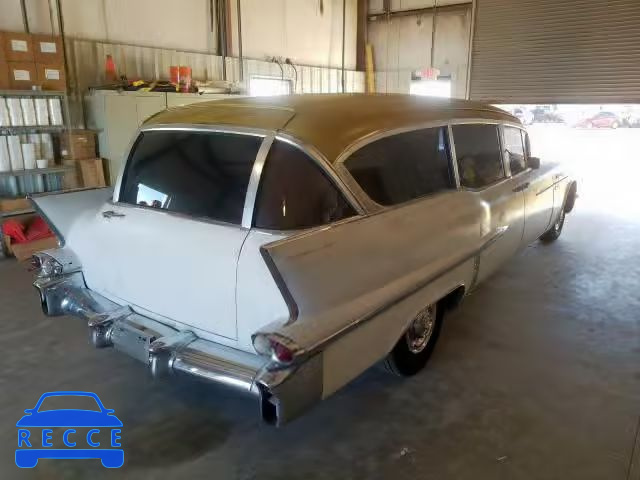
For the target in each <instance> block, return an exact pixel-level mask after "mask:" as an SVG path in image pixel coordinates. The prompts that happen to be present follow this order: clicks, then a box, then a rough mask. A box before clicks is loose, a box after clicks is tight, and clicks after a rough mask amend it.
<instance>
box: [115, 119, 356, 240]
mask: <svg viewBox="0 0 640 480" xmlns="http://www.w3.org/2000/svg"><path fill="white" fill-rule="evenodd" d="M152 131H185V132H205V133H231V134H236V135H247V136H254V137H259V138H262V143H261V144H260V147H259V148H258V152H257V153H256V157H255V159H254V161H253V166H252V168H251V174H250V176H249V183H248V185H247V192H246V194H245V201H244V206H243V210H242V219H241V222H240V223H232V222H224V221H221V220H216V219H213V218H208V217H196V216H193V215H190V214H187V213H180V212H171V211H168V210H162V209H157V208H153V207H145V206H143V205H133V204H131V203H126V202H122V201H120V194H121V190H122V180H123V178H124V174H125V172H126V170H127V167H128V164H129V162H130V160H131V154H132V152H133V148H134V146H135V145H136V143H137V141H138V139H139V138H140V134H141V133H144V132H152ZM276 140H280V141H284V142H286V143H289V144H291V145H293V146H294V147H296V148H298V149H299V150H300V151H302V152H303V153H304V154H306V155H307V156H308V157H309V158H311V159H312V161H313V162H315V163H316V165H318V167H319V168H320V169H321V170H322V171H323V173H324V174H325V175H326V176H327V177H328V178H329V180H330V181H331V182H332V183H333V184H334V185H335V187H336V188H337V189H338V191H340V193H341V194H342V195H344V197H345V199H346V200H347V201H348V202H349V204H350V205H351V206H352V208H353V209H354V210H355V212H356V214H357V216H361V215H364V214H365V209H364V208H363V206H362V204H361V203H360V201H359V200H358V198H357V196H356V195H355V194H354V193H353V192H352V191H351V190H350V189H349V188H348V186H347V185H346V184H345V182H344V181H343V179H342V178H341V177H340V176H339V175H338V174H337V172H336V171H335V170H334V169H333V168H332V167H331V165H330V163H329V162H328V161H327V159H326V157H325V156H324V155H322V154H321V153H320V152H319V151H318V150H317V149H316V148H315V147H313V146H312V145H309V144H306V143H304V142H301V141H299V140H298V139H297V138H295V137H293V136H291V135H288V134H286V133H284V132H279V131H276V130H268V129H259V128H250V127H243V126H236V125H198V124H184V123H176V124H155V125H147V126H142V127H140V128H139V129H138V130H137V131H136V134H135V135H134V136H133V139H132V140H131V142H130V143H129V146H128V147H127V150H126V154H125V161H124V162H122V166H121V167H120V171H119V173H118V178H117V180H116V184H115V185H114V190H113V197H112V200H111V201H110V202H109V204H110V205H114V206H118V207H122V208H136V209H144V210H151V211H153V212H157V213H159V214H165V215H171V216H176V217H180V218H186V219H190V220H193V221H198V222H203V223H209V224H213V225H219V226H226V227H235V228H241V229H244V230H249V229H251V228H253V227H252V225H253V217H254V212H255V203H256V201H257V193H258V188H259V186H260V180H261V178H262V172H263V170H264V166H265V164H266V161H267V157H268V155H269V152H270V150H271V146H272V145H273V142H275V141H276ZM343 220H344V219H341V220H337V221H336V222H332V223H331V224H327V225H332V224H333V223H337V222H341V221H343ZM327 225H322V226H327ZM319 227H320V226H319ZM256 230H260V231H265V232H283V233H286V232H291V230H266V229H256ZM302 230H308V228H307V229H298V230H293V232H298V231H302Z"/></svg>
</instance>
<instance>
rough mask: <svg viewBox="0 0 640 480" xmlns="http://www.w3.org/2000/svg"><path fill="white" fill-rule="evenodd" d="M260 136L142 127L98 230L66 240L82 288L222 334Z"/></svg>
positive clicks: (227, 330) (232, 311)
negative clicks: (85, 238) (79, 261)
mask: <svg viewBox="0 0 640 480" xmlns="http://www.w3.org/2000/svg"><path fill="white" fill-rule="evenodd" d="M262 142H263V137H261V136H256V135H249V134H239V133H231V132H224V131H191V130H182V131H177V130H162V129H160V130H149V131H144V132H143V133H141V135H140V137H139V138H138V140H137V141H136V144H135V146H134V148H133V150H132V153H131V155H130V158H129V160H128V162H127V167H126V169H125V172H124V174H123V177H122V179H121V185H120V188H119V189H118V188H117V190H116V192H114V200H115V201H114V202H112V203H111V202H110V203H107V204H105V205H104V206H103V208H101V209H100V210H99V211H98V212H97V214H96V217H95V220H94V224H95V231H96V235H92V236H91V240H90V242H84V244H82V245H74V248H75V249H79V250H84V251H80V252H78V253H79V254H80V256H81V258H83V263H84V264H83V267H84V272H85V276H86V280H87V283H88V285H89V287H90V288H92V289H95V290H97V291H99V292H102V293H104V294H106V295H108V296H110V297H115V298H117V299H120V300H121V301H122V302H123V303H126V304H129V305H132V306H133V307H134V308H136V307H137V308H138V309H140V310H142V311H144V312H148V313H151V314H154V315H156V316H160V317H162V318H164V319H167V320H168V321H169V323H171V321H173V322H177V323H179V324H182V325H188V326H191V327H193V328H195V329H198V330H200V331H203V332H208V333H210V334H213V335H219V336H222V337H226V338H229V339H235V338H236V337H237V331H236V308H235V289H236V265H237V260H238V256H239V253H240V249H241V247H242V244H243V242H244V240H245V238H246V236H247V233H248V230H247V229H246V228H243V227H242V217H243V212H244V203H245V196H246V193H247V187H248V184H249V178H250V176H251V171H252V168H253V164H254V161H255V158H256V155H257V153H258V150H259V149H260V146H261V144H262Z"/></svg>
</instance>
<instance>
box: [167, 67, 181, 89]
mask: <svg viewBox="0 0 640 480" xmlns="http://www.w3.org/2000/svg"><path fill="white" fill-rule="evenodd" d="M169 80H170V81H171V83H173V84H175V85H178V84H179V83H180V68H179V67H178V66H176V65H171V66H170V67H169Z"/></svg>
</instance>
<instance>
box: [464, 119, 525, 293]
mask: <svg viewBox="0 0 640 480" xmlns="http://www.w3.org/2000/svg"><path fill="white" fill-rule="evenodd" d="M452 132H453V140H454V144H455V151H456V158H457V162H458V173H459V176H460V185H461V187H462V188H463V189H465V190H469V191H471V192H473V193H475V195H476V196H477V197H478V198H479V200H480V201H481V202H482V204H483V205H484V206H485V208H486V209H487V210H488V212H487V213H488V216H489V224H488V228H489V232H481V233H482V234H483V235H487V234H496V233H499V234H500V236H498V237H497V239H496V241H495V242H494V243H493V244H491V245H490V246H488V247H487V248H486V249H485V250H484V251H483V252H482V253H481V254H480V264H479V266H478V267H479V269H478V273H477V278H476V283H477V282H479V281H482V280H484V279H485V278H487V277H488V276H489V275H491V274H492V273H493V272H495V271H496V270H497V269H498V268H500V266H501V265H502V264H504V263H505V262H506V261H507V260H509V259H510V258H511V257H512V256H513V255H514V254H515V253H516V252H517V250H518V248H519V246H520V242H521V240H522V232H523V229H524V197H523V194H522V192H520V191H518V189H517V188H516V183H515V181H514V180H513V179H511V178H508V175H507V171H506V169H505V166H504V163H503V161H502V154H501V148H500V145H501V142H500V135H499V130H498V126H497V125H493V124H463V125H454V126H453V127H452Z"/></svg>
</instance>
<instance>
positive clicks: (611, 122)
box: [576, 112, 620, 128]
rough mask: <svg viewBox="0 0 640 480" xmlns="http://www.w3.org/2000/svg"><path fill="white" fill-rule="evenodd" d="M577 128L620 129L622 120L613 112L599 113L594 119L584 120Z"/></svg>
mask: <svg viewBox="0 0 640 480" xmlns="http://www.w3.org/2000/svg"><path fill="white" fill-rule="evenodd" d="M576 126H577V127H582V128H618V127H619V126H620V119H619V118H618V116H617V115H616V114H615V113H612V112H598V113H597V114H595V115H594V116H593V117H591V118H587V119H585V120H582V121H581V122H580V123H578V125H576Z"/></svg>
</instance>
